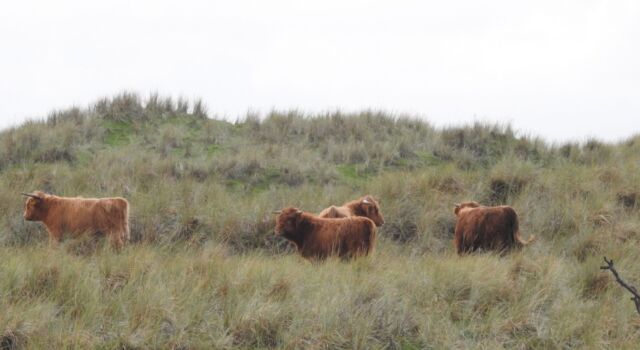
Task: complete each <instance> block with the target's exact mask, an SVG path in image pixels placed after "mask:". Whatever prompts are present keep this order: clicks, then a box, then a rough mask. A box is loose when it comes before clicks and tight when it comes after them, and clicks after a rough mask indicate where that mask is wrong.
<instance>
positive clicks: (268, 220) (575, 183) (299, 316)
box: [0, 93, 640, 349]
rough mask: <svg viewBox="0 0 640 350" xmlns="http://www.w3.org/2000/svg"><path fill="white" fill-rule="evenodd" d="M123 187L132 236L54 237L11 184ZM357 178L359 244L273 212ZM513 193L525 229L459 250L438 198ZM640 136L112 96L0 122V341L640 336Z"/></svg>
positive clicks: (352, 343) (394, 341)
mask: <svg viewBox="0 0 640 350" xmlns="http://www.w3.org/2000/svg"><path fill="white" fill-rule="evenodd" d="M33 190H43V191H46V192H49V193H54V194H57V195H61V196H84V197H110V196H122V197H125V198H127V199H128V200H129V202H130V204H131V217H130V226H131V242H130V244H129V245H128V246H127V247H125V248H124V249H123V250H122V251H120V252H114V251H113V250H112V249H111V248H110V247H109V245H108V244H106V243H105V242H104V240H103V239H100V238H98V239H96V238H95V237H85V238H80V239H67V240H65V241H64V243H63V244H62V245H60V246H59V247H57V248H52V247H49V244H48V238H47V234H46V231H45V230H44V228H43V227H42V225H40V224H38V223H33V222H25V221H24V220H23V218H22V209H23V203H24V199H23V197H21V196H20V192H28V191H33ZM364 194H371V195H373V196H375V197H376V198H378V199H379V200H380V204H381V208H382V212H383V214H384V216H385V221H386V223H385V225H384V226H382V227H381V228H380V229H379V231H378V244H377V247H376V251H375V254H374V255H373V256H370V257H365V258H359V259H355V260H353V261H349V262H345V261H341V260H338V259H329V260H327V261H325V262H312V261H307V260H305V259H302V258H301V257H299V256H298V255H297V254H296V253H295V251H294V250H293V249H292V248H291V246H289V245H288V244H287V242H285V241H283V240H282V239H279V238H277V237H275V236H274V234H273V227H274V216H273V214H272V211H273V210H277V209H281V208H283V207H286V206H296V207H299V208H301V209H303V210H305V211H311V212H319V211H320V210H322V209H323V208H325V207H327V206H329V205H331V204H342V203H343V202H346V201H348V200H351V199H354V198H358V197H360V196H361V195H364ZM464 200H476V201H479V202H481V203H483V204H486V205H498V204H509V205H511V206H513V207H514V208H515V209H516V211H517V212H518V213H519V215H520V229H521V232H522V235H523V237H525V238H526V237H528V236H529V235H531V234H535V235H536V236H537V237H538V239H537V241H536V242H535V243H533V244H532V245H530V246H527V247H525V248H524V249H523V250H521V251H517V252H513V253H510V254H507V255H505V256H500V255H497V254H492V253H477V254H472V255H468V256H462V257H460V256H458V255H456V254H455V252H454V249H453V246H452V238H453V229H454V225H455V217H454V214H453V205H454V204H455V203H456V202H460V201H464ZM639 209H640V137H632V138H629V139H628V140H625V141H622V142H619V143H616V144H609V143H603V142H600V141H598V140H595V139H593V140H589V141H587V142H583V143H566V144H549V143H548V142H545V141H544V140H543V139H540V138H535V137H531V136H528V135H522V134H520V133H518V132H517V131H514V130H512V128H511V127H510V126H508V125H489V124H482V123H477V124H473V125H467V126H462V127H449V128H444V129H442V128H435V127H433V126H431V125H430V124H428V122H426V121H423V120H420V119H417V118H413V117H411V116H398V115H395V116H394V115H389V114H386V113H383V112H377V111H362V112H359V113H350V114H345V113H341V112H329V113H325V114H318V115H307V114H305V113H302V112H298V111H288V112H278V111H274V112H272V113H270V114H268V115H265V116H257V115H247V116H246V117H244V118H242V119H240V120H238V121H236V122H228V121H225V120H223V119H221V118H217V117H216V116H215V115H212V114H211V113H210V112H209V111H207V109H206V108H205V106H204V105H203V104H202V102H200V101H187V100H184V99H178V100H172V99H171V98H165V97H161V96H158V95H151V96H148V97H145V98H142V97H140V96H139V95H136V94H133V93H121V94H119V95H116V96H114V97H110V98H104V99H101V100H99V101H97V102H96V103H94V104H93V105H91V106H90V107H87V108H70V109H67V110H61V111H54V112H52V113H50V114H49V115H48V116H47V117H46V118H43V119H42V120H36V121H29V122H26V123H25V124H23V125H21V126H19V127H15V128H11V129H7V130H4V131H2V132H0V213H2V215H1V216H0V260H1V261H2V263H0V349H22V348H29V349H31V348H34V349H38V348H43V349H50V348H82V349H86V348H100V349H156V348H167V349H209V348H216V349H227V348H244V349H253V348H282V349H462V348H473V349H500V348H515V349H561V348H562V349H566V348H611V349H636V348H637V347H638V344H639V343H640V315H638V313H637V312H636V310H635V307H634V304H633V302H632V301H630V300H629V296H630V294H629V293H628V292H627V291H626V290H624V289H623V288H621V287H620V286H619V285H618V284H616V282H615V280H614V279H613V277H612V276H611V274H610V273H609V272H608V271H602V270H600V266H601V265H603V264H604V262H603V260H602V258H603V256H607V257H608V258H612V259H613V260H614V261H615V266H616V268H617V270H618V271H619V272H620V274H621V275H622V276H623V278H625V280H626V281H627V282H629V283H630V284H632V285H636V286H638V287H640V265H639V264H638V260H637V257H638V256H639V255H640V210H639Z"/></svg>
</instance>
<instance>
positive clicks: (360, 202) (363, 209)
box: [318, 195, 384, 226]
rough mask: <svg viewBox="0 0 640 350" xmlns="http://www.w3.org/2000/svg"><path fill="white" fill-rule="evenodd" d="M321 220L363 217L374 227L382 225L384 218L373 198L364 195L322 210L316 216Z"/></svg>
mask: <svg viewBox="0 0 640 350" xmlns="http://www.w3.org/2000/svg"><path fill="white" fill-rule="evenodd" d="M318 216H319V217H321V218H346V217H349V216H363V217H367V218H369V219H371V220H372V221H373V222H374V223H375V224H376V226H382V225H384V218H383V217H382V213H381V212H380V205H379V204H378V202H377V201H376V200H375V199H373V197H371V196H369V195H366V196H364V197H362V198H359V199H356V200H354V201H351V202H347V203H345V204H343V205H342V206H341V207H336V206H334V205H332V206H330V207H329V208H326V209H324V210H323V211H321V212H320V214H318Z"/></svg>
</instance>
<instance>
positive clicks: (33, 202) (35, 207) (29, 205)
mask: <svg viewBox="0 0 640 350" xmlns="http://www.w3.org/2000/svg"><path fill="white" fill-rule="evenodd" d="M22 195H23V196H25V197H27V201H26V202H25V203H24V214H23V216H24V219H25V220H27V221H41V220H42V219H44V217H45V215H46V213H47V205H46V200H45V197H46V194H44V193H43V192H40V191H36V192H33V193H22Z"/></svg>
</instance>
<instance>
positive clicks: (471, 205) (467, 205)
mask: <svg viewBox="0 0 640 350" xmlns="http://www.w3.org/2000/svg"><path fill="white" fill-rule="evenodd" d="M479 207H480V203H478V202H474V201H470V202H462V203H459V204H456V206H455V207H454V208H453V212H454V213H455V214H456V215H460V214H461V213H462V211H463V210H464V209H473V208H479Z"/></svg>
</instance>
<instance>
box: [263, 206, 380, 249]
mask: <svg viewBox="0 0 640 350" xmlns="http://www.w3.org/2000/svg"><path fill="white" fill-rule="evenodd" d="M278 213H279V215H278V217H277V218H276V227H275V233H276V235H279V236H282V237H284V238H286V239H287V240H289V241H291V242H293V243H294V244H295V245H296V247H297V248H298V252H300V254H301V255H302V256H303V257H305V258H310V259H312V258H316V259H324V258H326V257H328V256H331V255H337V256H339V257H341V258H343V259H347V258H351V257H356V256H363V255H368V254H371V253H372V252H373V248H374V246H375V242H376V233H377V228H376V225H375V223H374V222H373V221H371V220H370V219H368V218H363V217H357V216H354V217H348V218H339V219H327V218H320V217H318V216H315V215H313V214H311V213H305V212H303V211H302V210H299V209H297V208H293V207H290V208H286V209H283V210H282V211H280V212H278Z"/></svg>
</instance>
